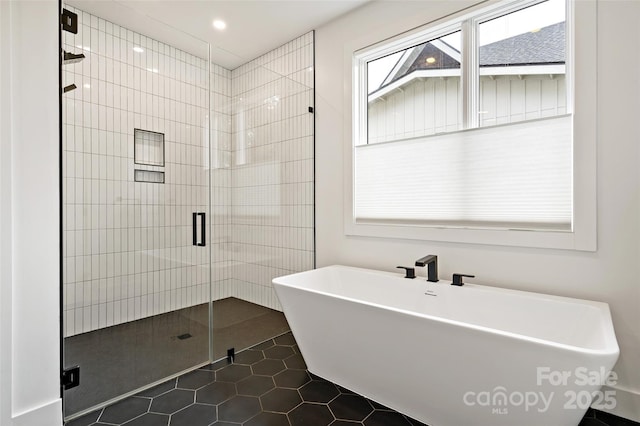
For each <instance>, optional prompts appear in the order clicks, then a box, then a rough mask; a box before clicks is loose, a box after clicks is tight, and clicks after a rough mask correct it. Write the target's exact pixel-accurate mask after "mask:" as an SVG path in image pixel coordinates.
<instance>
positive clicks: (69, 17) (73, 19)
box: [60, 9, 78, 34]
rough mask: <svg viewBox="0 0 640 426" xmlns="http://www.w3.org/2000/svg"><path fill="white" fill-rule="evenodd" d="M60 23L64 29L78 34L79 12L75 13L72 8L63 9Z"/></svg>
mask: <svg viewBox="0 0 640 426" xmlns="http://www.w3.org/2000/svg"><path fill="white" fill-rule="evenodd" d="M60 23H61V24H62V29H63V30H65V31H68V32H70V33H72V34H78V14H77V13H73V12H71V11H70V10H67V9H62V16H60Z"/></svg>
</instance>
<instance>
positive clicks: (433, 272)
mask: <svg viewBox="0 0 640 426" xmlns="http://www.w3.org/2000/svg"><path fill="white" fill-rule="evenodd" d="M416 266H426V267H427V281H431V282H432V283H437V282H438V256H436V255H435V254H428V255H426V256H425V257H422V258H420V259H418V260H416Z"/></svg>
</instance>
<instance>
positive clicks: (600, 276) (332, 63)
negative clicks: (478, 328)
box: [316, 0, 640, 420]
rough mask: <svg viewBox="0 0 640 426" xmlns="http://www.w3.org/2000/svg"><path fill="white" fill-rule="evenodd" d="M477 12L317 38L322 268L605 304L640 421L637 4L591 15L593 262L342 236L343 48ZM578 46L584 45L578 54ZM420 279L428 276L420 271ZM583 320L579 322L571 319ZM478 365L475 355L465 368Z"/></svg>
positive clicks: (371, 20)
mask: <svg viewBox="0 0 640 426" xmlns="http://www.w3.org/2000/svg"><path fill="white" fill-rule="evenodd" d="M473 3H474V2H473V1H457V2H451V1H438V0H432V1H421V2H415V1H394V2H374V3H371V4H368V5H366V6H363V7H361V8H359V9H357V10H355V11H353V12H351V13H350V14H348V15H345V16H343V17H342V18H340V19H338V20H336V21H333V22H331V23H329V24H327V25H325V26H323V27H321V28H319V29H318V30H317V32H316V102H317V116H316V120H317V121H316V126H317V127H316V226H317V228H316V235H317V263H318V266H325V265H330V264H347V265H354V266H362V267H369V268H374V269H381V270H388V271H394V270H395V269H394V268H395V266H396V265H411V264H412V263H413V262H414V261H415V259H417V258H419V257H421V256H423V255H425V254H428V253H433V254H437V255H438V256H439V261H440V275H441V276H442V277H447V278H449V277H450V275H451V274H452V273H453V272H462V273H471V274H475V275H476V276H477V278H476V279H475V280H474V281H475V282H477V283H486V284H491V285H495V286H501V287H508V288H515V289H523V290H533V291H538V292H542V293H550V294H557V295H563V296H571V297H578V298H585V299H593V300H599V301H603V302H607V303H609V305H610V307H611V311H612V316H613V320H614V326H615V329H616V334H617V338H618V343H619V345H620V350H621V355H620V359H619V361H618V364H617V366H616V368H615V370H616V372H617V373H618V375H619V376H620V380H619V384H618V385H617V386H616V392H617V396H618V397H617V399H618V408H617V409H616V410H614V411H615V412H616V413H617V414H618V415H622V416H625V417H628V418H633V419H635V420H640V369H639V368H638V365H640V199H639V198H640V173H639V171H638V166H637V164H638V161H639V160H640V149H639V147H640V145H639V144H638V138H639V136H640V135H639V132H638V126H637V124H636V121H637V118H636V117H635V115H636V114H637V111H640V102H639V99H640V97H639V96H638V95H639V93H640V84H639V80H638V78H637V77H638V75H639V73H640V63H639V60H638V59H639V58H638V54H637V46H638V41H639V40H640V30H639V27H638V25H637V20H638V17H639V16H640V3H638V2H635V1H618V0H614V1H600V2H599V3H598V28H597V31H598V46H597V47H598V58H597V61H594V66H597V67H598V88H597V90H598V118H597V128H598V133H597V139H598V250H597V251H596V252H595V253H589V252H578V251H563V250H544V249H528V248H506V247H500V246H493V245H467V244H455V243H436V242H430V241H409V240H393V239H381V238H363V237H347V236H345V234H344V232H343V209H344V206H343V202H342V200H343V196H342V194H343V193H344V179H345V177H344V176H343V161H344V159H343V155H344V150H345V145H346V146H349V145H350V144H351V141H350V140H348V139H347V138H345V134H346V132H345V129H346V128H348V127H349V126H350V119H351V105H349V104H347V103H346V102H345V99H349V96H348V95H349V94H348V93H346V91H347V90H348V88H347V86H348V84H347V83H350V81H349V80H348V79H350V60H349V59H350V56H349V53H348V48H349V47H351V48H353V47H354V46H357V47H358V48H362V47H365V46H367V45H369V44H371V43H375V42H376V41H379V40H382V39H384V38H386V37H389V36H392V35H395V34H398V33H400V32H402V31H405V30H408V29H410V28H413V27H416V26H419V25H422V24H425V23H427V22H430V21H433V20H435V19H437V18H439V17H442V16H446V15H447V14H449V13H452V12H455V11H456V10H458V9H461V8H463V7H465V6H468V5H471V4H473ZM578 43H579V42H578ZM419 273H423V272H422V271H419ZM576 320H579V319H576ZM469 361H470V362H473V359H472V355H471V358H470V360H469Z"/></svg>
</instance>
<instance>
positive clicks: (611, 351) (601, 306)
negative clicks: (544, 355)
mask: <svg viewBox="0 0 640 426" xmlns="http://www.w3.org/2000/svg"><path fill="white" fill-rule="evenodd" d="M333 269H338V270H339V269H348V270H355V271H359V272H367V273H373V274H380V275H386V276H389V277H395V278H399V277H401V275H400V274H398V273H394V272H388V271H380V270H375V269H367V268H358V267H354V266H346V265H339V264H334V265H329V266H324V267H320V268H316V269H310V270H307V271H302V272H297V273H294V274H289V275H283V276H280V277H276V278H274V279H273V280H272V283H273V284H274V287H275V288H276V295H277V293H278V292H277V287H278V286H282V287H289V288H293V289H297V290H300V291H307V292H310V293H314V294H318V295H322V296H327V297H333V298H338V299H341V300H345V301H348V302H352V303H361V304H365V305H368V306H371V307H375V308H380V309H387V310H390V311H394V312H397V313H400V314H404V315H409V316H414V317H419V318H424V319H428V320H432V321H436V322H439V323H444V324H448V325H453V326H456V327H463V328H467V329H470V330H475V331H478V332H481V333H488V334H494V335H500V336H503V337H508V338H512V339H516V340H521V341H526V342H530V343H535V344H540V345H544V346H548V347H553V348H557V349H562V350H567V351H571V352H576V353H581V354H585V355H598V356H614V357H615V358H614V362H615V361H617V359H618V357H619V355H620V348H619V346H618V341H617V337H616V335H615V329H614V328H613V321H612V318H611V311H610V309H609V305H608V304H607V303H605V302H598V301H593V300H587V299H578V298H572V297H565V296H556V295H552V294H545V293H536V292H531V291H524V290H515V289H509V288H502V287H494V286H488V285H484V284H470V283H465V286H469V287H472V288H480V289H487V290H489V291H498V292H502V293H512V294H513V293H515V294H519V295H522V294H525V295H535V296H536V297H541V298H543V299H549V300H555V301H562V302H565V303H567V302H569V303H581V304H584V305H589V306H592V307H594V308H596V309H598V310H599V311H600V312H599V313H600V315H601V317H602V318H603V319H604V320H605V324H603V333H604V339H603V340H604V342H603V343H604V348H602V349H591V348H585V347H580V346H576V345H570V344H566V343H559V342H554V341H552V340H547V339H542V338H539V337H531V336H527V335H524V334H518V333H515V332H511V331H504V330H498V329H495V328H490V327H486V326H481V325H476V324H471V323H468V322H463V321H457V320H451V319H448V318H442V317H439V316H434V315H429V314H425V313H418V312H413V311H409V310H405V309H401V308H396V307H392V306H387V305H382V304H379V303H375V302H370V301H366V300H360V299H355V298H353V297H347V296H343V295H338V294H335V293H330V292H326V291H322V290H318V289H315V288H309V287H300V286H298V285H295V284H293V283H291V282H287V281H288V280H290V279H291V278H296V277H298V276H303V275H305V274H308V273H310V272H314V271H318V270H333ZM440 283H442V284H443V285H449V284H450V283H451V281H448V280H440V281H439V283H438V284H440ZM278 298H279V296H278ZM281 304H282V307H283V310H286V306H285V305H284V304H283V303H281ZM285 314H286V312H285ZM612 367H613V366H612Z"/></svg>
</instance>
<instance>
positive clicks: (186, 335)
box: [176, 333, 193, 340]
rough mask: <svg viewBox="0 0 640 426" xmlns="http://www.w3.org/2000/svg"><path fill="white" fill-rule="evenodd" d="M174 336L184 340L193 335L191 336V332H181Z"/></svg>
mask: <svg viewBox="0 0 640 426" xmlns="http://www.w3.org/2000/svg"><path fill="white" fill-rule="evenodd" d="M176 337H177V338H178V339H180V340H186V339H189V338H190V337H193V336H192V335H191V334H189V333H184V334H181V335H179V336H176Z"/></svg>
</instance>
